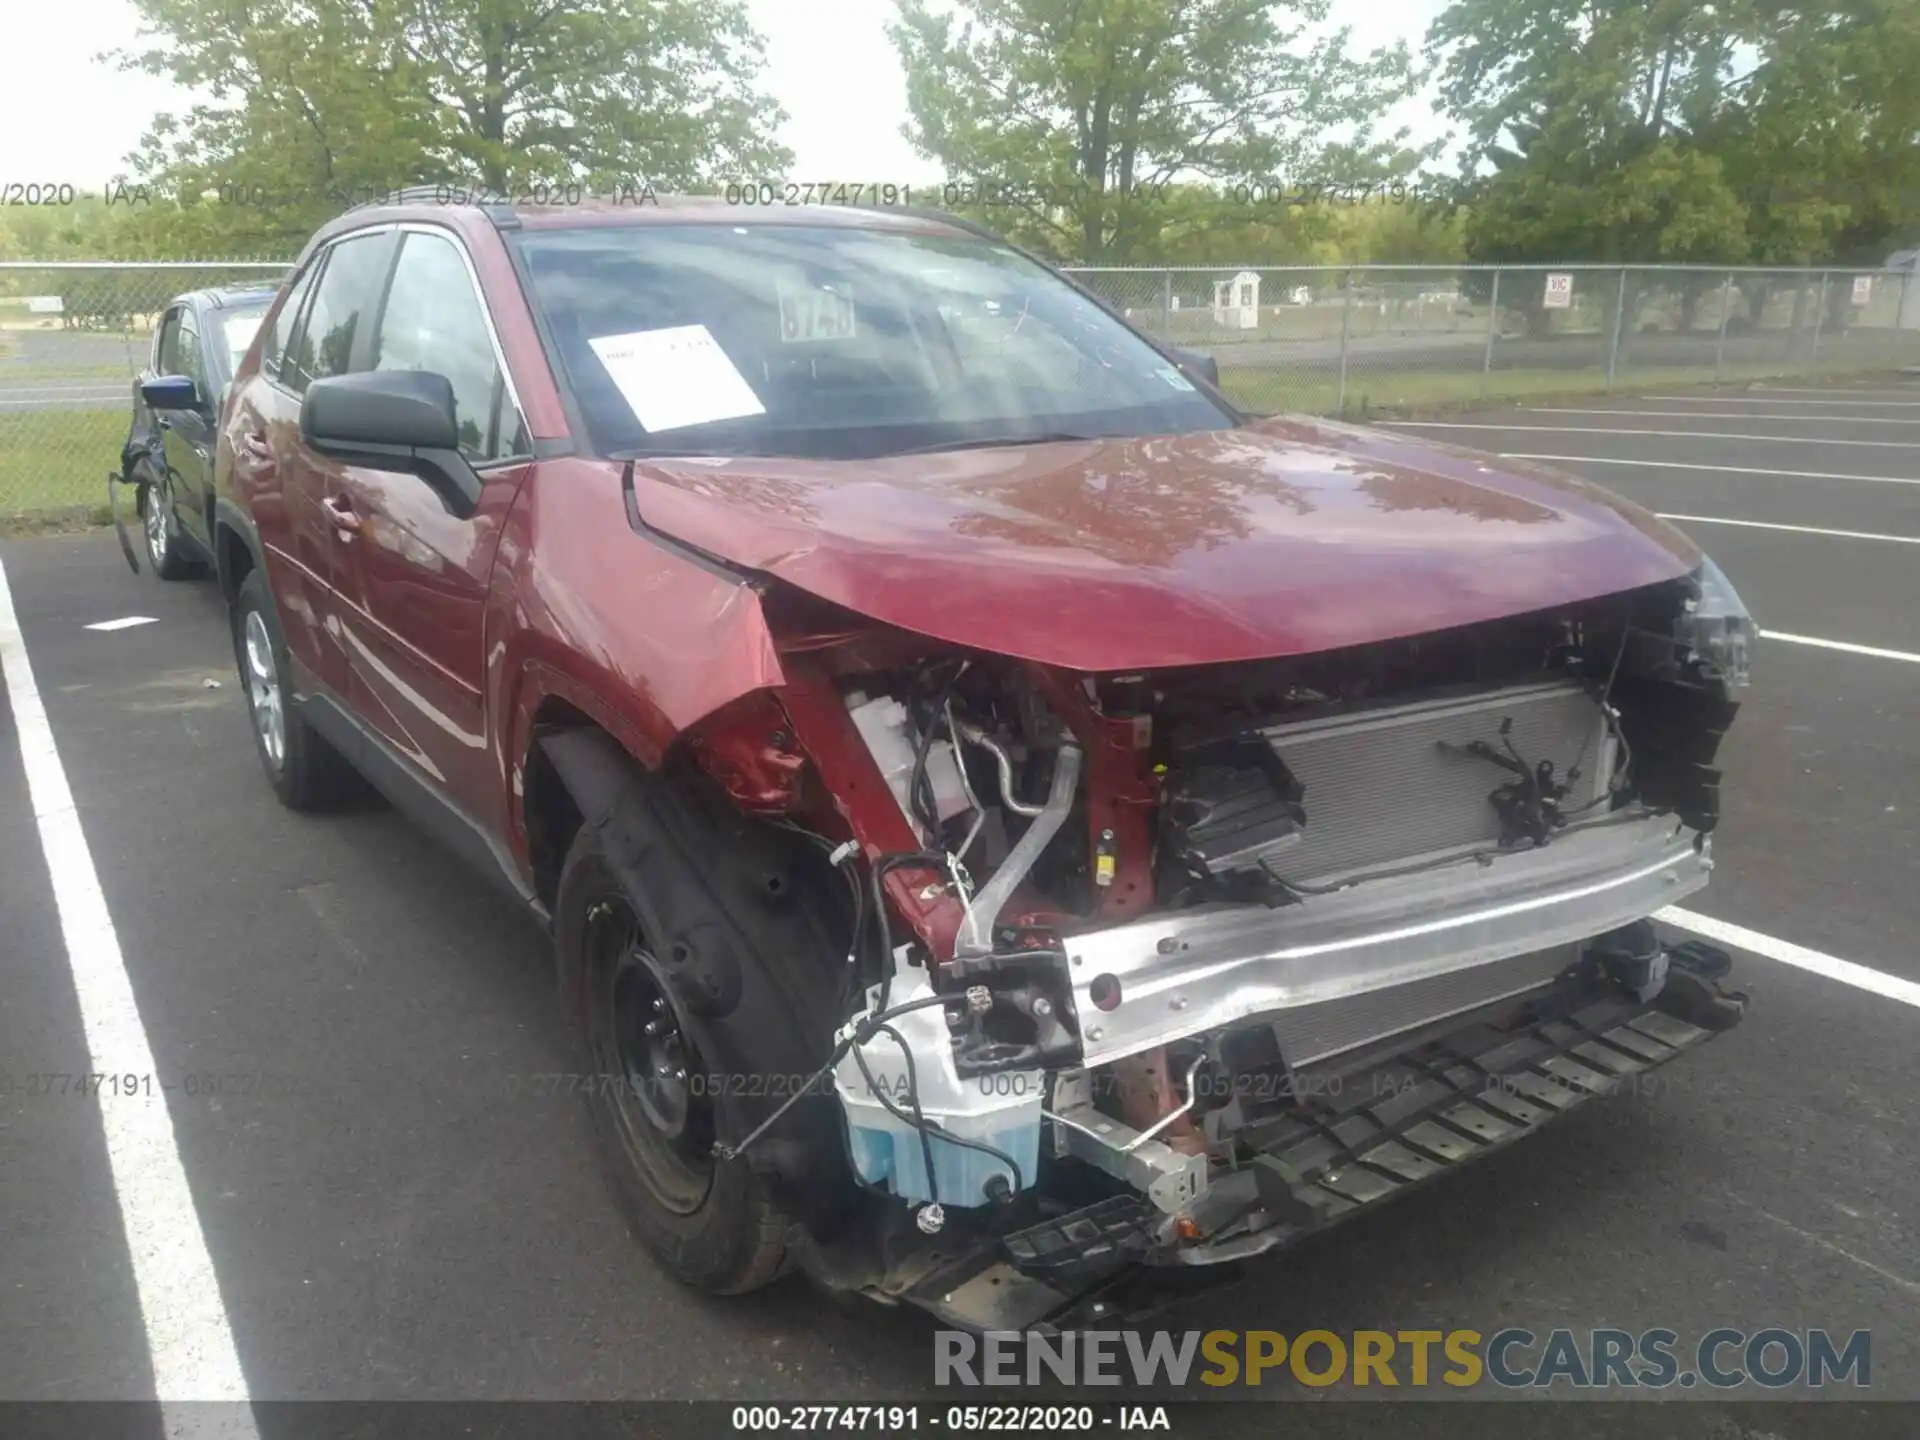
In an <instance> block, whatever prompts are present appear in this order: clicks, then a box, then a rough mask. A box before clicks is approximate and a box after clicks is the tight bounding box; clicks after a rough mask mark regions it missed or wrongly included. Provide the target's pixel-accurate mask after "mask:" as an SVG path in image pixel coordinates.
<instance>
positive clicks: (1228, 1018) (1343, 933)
mask: <svg viewBox="0 0 1920 1440" xmlns="http://www.w3.org/2000/svg"><path fill="white" fill-rule="evenodd" d="M1712 868H1713V861H1712V859H1711V857H1710V854H1709V848H1708V845H1707V843H1706V840H1705V837H1701V836H1696V835H1695V834H1694V833H1693V832H1691V831H1688V830H1684V829H1682V828H1681V827H1680V826H1679V825H1678V824H1677V823H1676V822H1675V821H1674V820H1673V819H1672V818H1671V817H1669V816H1644V817H1623V818H1620V819H1612V820H1609V821H1608V822H1606V823H1602V824H1597V825H1594V826H1592V827H1591V828H1587V829H1581V830H1570V831H1567V832H1565V833H1563V834H1561V835H1560V836H1558V837H1556V838H1555V840H1554V842H1553V843H1552V844H1551V845H1548V846H1546V847H1544V848H1542V849H1538V850H1527V851H1516V852H1514V853H1512V854H1507V855H1502V856H1500V857H1498V858H1497V859H1495V860H1493V861H1492V862H1491V863H1488V864H1481V863H1477V862H1476V861H1475V860H1473V859H1471V858H1462V859H1460V860H1458V861H1456V862H1454V863H1450V864H1446V865H1439V866H1436V867H1434V868H1431V869H1428V870H1425V871H1422V872H1420V873H1415V874H1408V875H1401V876H1397V877H1393V878H1385V879H1376V880H1370V881H1367V882H1365V883H1363V884H1358V885H1355V886H1354V887H1353V888H1351V889H1348V890H1342V891H1339V892H1336V893H1333V894H1328V895H1316V896H1313V897H1311V898H1310V899H1307V900H1305V901H1303V902H1301V903H1300V904H1297V905H1290V906H1287V907H1285V908H1284V909H1280V910H1269V909H1267V908H1265V907H1263V906H1233V907H1228V908H1220V909H1213V910H1194V911H1187V912H1176V913H1174V914H1170V915H1157V916H1153V917H1151V918H1149V919H1144V920H1139V921H1135V922H1133V923H1131V924H1127V925H1120V926H1114V927H1112V928H1110V929H1106V930H1098V931H1093V932H1090V933H1086V934H1081V935H1076V936H1073V937H1071V938H1070V939H1069V940H1068V941H1067V947H1066V948H1067V953H1068V957H1069V961H1070V964H1069V970H1070V973H1071V975H1072V979H1073V984H1074V1001H1075V1005H1076V1007H1077V1009H1078V1012H1079V1015H1080V1017H1081V1045H1082V1051H1083V1054H1084V1063H1085V1065H1086V1066H1087V1067H1088V1068H1089V1069H1091V1068H1093V1067H1095V1066H1098V1065H1105V1064H1110V1063H1111V1062H1113V1061H1115V1060H1119V1059H1123V1058H1125V1057H1126V1056H1129V1055H1136V1054H1139V1053H1141V1052H1142V1051H1147V1050H1153V1049H1157V1048H1158V1047H1160V1046H1162V1045H1166V1044H1168V1043H1170V1042H1172V1041H1175V1040H1180V1039H1184V1038H1185V1037H1187V1036H1190V1035H1199V1034H1204V1033H1207V1032H1210V1031H1214V1030H1222V1029H1226V1028H1228V1027H1230V1026H1233V1025H1236V1024H1239V1023H1241V1022H1243V1021H1246V1020H1248V1019H1251V1018H1253V1017H1255V1016H1263V1017H1264V1016H1271V1015H1274V1014H1275V1013H1276V1012H1286V1011H1291V1010H1297V1009H1299V1008H1301V1007H1308V1006H1317V1005H1322V1004H1325V1003H1327V1002H1334V1001H1343V1002H1344V1001H1351V1000H1354V999H1356V998H1359V997H1363V996H1369V995H1373V996H1378V997H1380V998H1381V999H1382V1000H1383V1001H1386V1002H1388V1003H1389V1004H1391V1002H1392V1001H1393V999H1394V997H1396V996H1408V995H1413V994H1415V993H1416V990H1415V988H1414V987H1419V986H1422V985H1426V984H1428V983H1429V982H1433V981H1436V980H1441V979H1444V977H1448V976H1457V975H1460V974H1462V973H1464V972H1467V971H1471V970H1474V969H1476V968H1478V967H1483V966H1489V965H1494V964H1497V963H1499V962H1503V961H1509V960H1512V959H1514V958H1515V957H1518V956H1525V955H1531V954H1538V953H1541V952H1544V951H1550V950H1553V949H1554V948H1555V947H1558V946H1563V945H1571V944H1576V943H1578V942H1581V941H1584V940H1586V939H1587V938H1589V937H1590V936H1594V935H1598V934H1601V933H1603V932H1605V931H1608V930H1612V929H1614V928H1616V927H1618V926H1621V925H1625V924H1628V923H1629V922H1631V921H1634V920H1638V919H1640V918H1641V917H1643V916H1646V915H1650V914H1652V913H1653V912H1654V911H1656V910H1659V909H1661V908H1662V907H1663V906H1667V905H1672V904H1676V903H1678V902H1679V901H1680V900H1681V899H1682V898H1683V897H1685V896H1687V895H1690V894H1692V893H1693V892H1694V891H1696V890H1698V889H1700V888H1701V887H1702V886H1704V885H1705V884H1706V883H1707V877H1708V872H1709V871H1711V869H1712ZM1096 996H1098V997H1099V999H1098V1000H1097V999H1096ZM1116 996H1117V997H1118V1002H1117V1003H1112V1002H1113V1001H1114V997H1116ZM1102 1001H1104V1002H1108V1003H1101V1002H1102ZM1428 1013H1429V1014H1432V1013H1434V1012H1431V1011H1429V1012H1428ZM1440 1013H1445V1012H1444V1011H1442V1012H1440ZM1414 1018H1416V1019H1417V1018H1419V1017H1418V1016H1415V1017H1414ZM1408 1023H1412V1022H1411V1021H1409V1022H1408ZM1390 1028H1392V1027H1388V1029H1382V1030H1381V1031H1380V1033H1383V1034H1384V1033H1388V1031H1389V1029H1390ZM1355 1038H1366V1037H1365V1036H1358V1037H1355Z"/></svg>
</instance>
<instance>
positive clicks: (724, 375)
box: [587, 325, 767, 435]
mask: <svg viewBox="0 0 1920 1440" xmlns="http://www.w3.org/2000/svg"><path fill="white" fill-rule="evenodd" d="M587 343H588V344H590V345H592V346H593V353H594V354H595V355H598V356H599V357H600V363H601V364H602V365H604V366H605V367H606V369H607V374H608V375H609V376H611V377H612V379H613V383H614V384H615V385H617V386H618V387H619V388H620V394H621V395H622V397H624V398H625V400H626V402H627V404H628V405H629V406H630V407H632V410H633V413H634V417H635V418H636V419H637V420H639V422H640V423H641V424H642V425H643V426H645V427H646V430H647V433H648V434H650V435H657V434H659V433H660V432H661V431H663V430H680V429H684V428H685V427H686V426H689V425H707V424H711V423H712V422H713V421H716V420H738V419H740V418H741V417H742V416H745V415H764V414H766V413H767V407H766V406H764V405H762V404H761V403H760V397H759V396H758V395H756V394H754V393H753V387H752V386H751V385H749V384H747V381H746V377H745V376H743V375H742V374H741V373H740V371H739V370H738V369H737V368H735V366H734V363H733V361H731V360H729V359H728V358H727V352H726V351H725V350H722V349H721V348H720V342H719V341H718V340H715V339H714V338H713V335H712V334H711V333H710V332H709V331H708V329H707V327H706V326H704V325H675V326H672V327H670V328H668V329H665V330H635V331H631V332H629V333H628V334H625V335H596V336H594V337H593V338H592V339H591V340H590V341H588V342H587Z"/></svg>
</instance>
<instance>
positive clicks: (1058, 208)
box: [890, 0, 1419, 263]
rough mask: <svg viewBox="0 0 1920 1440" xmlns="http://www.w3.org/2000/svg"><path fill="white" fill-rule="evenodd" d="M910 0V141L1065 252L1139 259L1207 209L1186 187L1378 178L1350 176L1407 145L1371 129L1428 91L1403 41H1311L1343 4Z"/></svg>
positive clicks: (1008, 223)
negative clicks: (1398, 104)
mask: <svg viewBox="0 0 1920 1440" xmlns="http://www.w3.org/2000/svg"><path fill="white" fill-rule="evenodd" d="M897 3H898V6H899V16H900V18H899V19H898V21H896V22H895V23H894V24H893V25H892V26H891V27H890V32H891V34H892V37H893V41H894V44H895V46H896V48H897V49H898V50H899V52H900V57H901V60H902V63H903V64H904V65H905V67H906V72H907V104H908V110H909V113H910V116H911V118H910V121H909V123H908V125H907V127H906V131H905V133H906V136H907V138H908V139H909V140H910V141H911V142H912V143H913V145H914V147H915V149H916V150H918V151H919V153H920V154H921V155H923V156H925V157H927V158H928V159H932V160H937V161H938V162H940V163H941V164H942V165H943V166H944V167H945V169H946V173H947V176H948V178H949V179H950V180H951V181H954V182H956V184H957V186H958V190H959V195H960V197H961V198H962V199H963V200H964V199H967V198H970V197H973V196H975V195H976V193H978V194H981V195H982V196H983V198H985V200H986V201H987V203H988V204H989V205H990V206H991V213H990V214H989V215H988V217H987V218H989V219H990V221H991V222H992V223H993V224H994V225H995V226H996V228H999V229H1001V230H1004V231H1006V232H1008V233H1010V234H1014V235H1016V236H1017V237H1018V238H1021V239H1024V240H1028V241H1031V242H1033V243H1035V244H1037V245H1040V246H1042V247H1044V248H1046V249H1048V250H1049V251H1051V252H1052V253H1054V254H1056V255H1060V256H1063V257H1072V258H1077V259H1079V260H1082V261H1086V262H1088V263H1097V262H1100V261H1115V260H1124V259H1127V258H1130V257H1131V256H1132V255H1133V254H1134V253H1135V252H1137V251H1138V250H1139V249H1140V248H1142V247H1143V246H1145V245H1147V244H1150V243H1151V242H1152V240H1153V238H1154V237H1155V236H1156V235H1157V234H1158V232H1159V229H1160V227H1161V226H1162V225H1163V224H1168V223H1172V222H1174V221H1176V220H1178V219H1180V218H1182V217H1184V218H1185V219H1187V220H1188V221H1191V220H1192V218H1193V216H1194V215H1195V214H1198V213H1201V212H1202V211H1203V210H1204V208H1205V203H1206V202H1205V201H1203V200H1201V199H1199V198H1198V196H1197V195H1196V194H1195V193H1194V192H1195V191H1197V190H1198V188H1199V187H1198V186H1197V184H1196V185H1188V186H1187V187H1186V189H1185V191H1184V192H1183V193H1180V195H1179V204H1178V205H1177V206H1176V205H1173V202H1172V201H1171V200H1170V199H1169V195H1170V194H1172V193H1174V192H1171V191H1167V190H1163V188H1162V187H1171V186H1174V185H1175V184H1176V182H1199V181H1204V180H1214V181H1226V182H1232V181H1249V180H1252V181H1270V182H1280V183H1292V184H1297V183H1299V182H1300V181H1301V180H1303V179H1314V178H1323V179H1324V178H1330V179H1335V180H1341V181H1346V180H1350V179H1354V178H1373V177H1372V176H1371V175H1361V176H1358V177H1356V176H1355V175H1354V174H1353V173H1352V171H1353V169H1354V167H1356V166H1367V167H1373V168H1376V169H1384V168H1387V167H1389V166H1391V165H1392V164H1394V163H1396V161H1397V160H1398V159H1399V158H1400V157H1403V156H1404V155H1405V153H1406V152H1405V151H1404V148H1403V147H1402V145H1401V143H1400V142H1401V141H1402V140H1403V139H1404V132H1401V133H1398V134H1395V135H1392V136H1388V137H1384V138H1382V137H1379V136H1376V134H1375V133H1374V132H1375V126H1376V125H1377V123H1378V121H1379V118H1380V117H1381V115H1383V114H1384V112H1385V111H1386V109H1387V108H1388V107H1389V106H1390V105H1392V104H1393V103H1394V102H1395V101H1397V100H1399V99H1401V98H1402V97H1404V96H1406V95H1408V94H1410V93H1411V92H1412V90H1413V89H1414V87H1415V86H1416V84H1417V83H1418V80H1419V77H1418V76H1417V75H1416V74H1415V72H1414V70H1413V66H1412V63H1411V61H1410V59H1409V57H1408V53H1407V49H1406V46H1405V45H1404V44H1397V45H1395V46H1393V47H1391V48H1389V49H1384V50H1378V51H1374V52H1372V53H1371V54H1367V55H1362V56H1354V55H1351V54H1349V53H1348V32H1347V31H1345V30H1339V31H1335V32H1332V33H1331V34H1328V35H1325V36H1323V37H1321V38H1319V39H1309V38H1308V31H1309V30H1310V28H1311V27H1314V26H1317V25H1319V24H1321V22H1323V21H1324V20H1325V18H1326V15H1327V10H1328V0H1285V3H1278V0H953V3H952V4H951V5H948V6H942V7H940V8H936V7H935V5H934V4H932V3H930V0H897ZM955 11H957V12H958V13H957V14H955V13H952V12H955ZM1336 168H1337V170H1338V173H1334V172H1335V170H1336ZM976 186H977V187H981V189H980V191H979V192H976V190H975V188H974V187H976ZM1170 206H1171V207H1172V208H1173V209H1174V210H1176V211H1177V212H1178V213H1169V209H1170ZM1182 207H1184V208H1182Z"/></svg>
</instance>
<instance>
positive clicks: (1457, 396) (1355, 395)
mask: <svg viewBox="0 0 1920 1440" xmlns="http://www.w3.org/2000/svg"><path fill="white" fill-rule="evenodd" d="M1899 363H1900V362H1899V360H1898V359H1897V358H1895V357H1888V358H1887V359H1886V360H1885V362H1884V363H1883V364H1879V365H1874V366H1867V365H1864V364H1862V363H1860V362H1859V361H1853V362H1851V363H1845V362H1840V361H1836V363H1835V365H1834V368H1832V369H1828V368H1826V367H1824V366H1823V367H1820V368H1819V369H1818V370H1817V371H1812V372H1810V371H1809V370H1808V369H1807V367H1806V366H1804V365H1796V366H1794V367H1791V368H1789V367H1785V366H1782V365H1779V364H1773V365H1750V366H1736V365H1729V366H1726V367H1725V368H1724V369H1723V370H1722V371H1721V372H1720V375H1719V377H1718V378H1719V379H1720V380H1721V381H1723V382H1728V383H1738V382H1741V381H1746V380H1759V379H1776V378H1779V377H1781V376H1782V375H1784V374H1793V375H1796V376H1801V377H1806V376H1808V375H1809V374H1810V373H1813V374H1820V375H1829V376H1830V375H1838V374H1870V373H1878V372H1879V371H1882V370H1885V371H1887V372H1889V373H1891V372H1892V371H1894V370H1895V369H1897V368H1898V365H1899ZM1715 378H1716V377H1715V375H1714V372H1713V369H1712V367H1711V366H1707V367H1702V368H1697V369H1689V368H1686V367H1681V366H1670V367H1663V368H1652V369H1648V368H1643V369H1631V368H1630V369H1628V370H1626V371H1625V372H1623V373H1622V374H1620V375H1618V376H1616V377H1615V383H1614V388H1613V390H1612V391H1611V392H1608V391H1607V389H1606V383H1605V377H1604V376H1603V375H1602V374H1601V372H1599V371H1598V370H1597V369H1596V370H1524V369H1514V370H1496V371H1494V372H1493V373H1492V374H1491V375H1488V376H1482V375H1480V374H1479V373H1477V372H1466V373H1462V372H1458V371H1446V370H1407V371H1384V370H1368V371H1358V370H1356V371H1352V372H1350V373H1349V374H1348V376H1347V393H1346V411H1345V413H1346V416H1347V418H1349V419H1360V420H1364V419H1368V418H1385V417H1392V416H1409V415H1435V414H1447V413H1451V412H1457V411H1463V410H1474V409H1480V408H1483V407H1487V406H1493V405H1499V404H1501V403H1503V402H1509V401H1516V400H1532V401H1543V400H1551V399H1567V400H1576V399H1593V398H1596V397H1599V396H1603V395H1606V394H1608V393H1611V394H1614V395H1616V396H1626V395H1632V394H1635V393H1636V392H1638V393H1648V392H1653V393H1658V392H1659V391H1662V390H1666V389H1670V388H1674V387H1678V386H1688V385H1708V384H1712V383H1713V382H1714V380H1715ZM1221 380H1222V383H1223V385H1224V387H1225V389H1226V392H1227V394H1228V396H1230V397H1231V398H1232V399H1233V400H1234V401H1235V402H1236V403H1237V404H1239V405H1241V406H1243V407H1245V408H1246V409H1248V410H1251V411H1254V412H1256V413H1263V414H1264V413H1273V412H1277V411H1290V412H1293V413H1296V414H1309V415H1332V414H1333V413H1334V412H1335V411H1336V409H1338V408H1339V380H1338V377H1337V376H1332V375H1326V374H1323V373H1309V372H1302V371H1301V370H1298V369H1296V368H1293V367H1289V366H1285V365H1273V366H1252V367H1248V368H1244V369H1241V368H1230V369H1225V370H1223V371H1222V372H1221ZM126 436H127V412H126V410H125V409H124V408H119V409H112V410H33V411H28V412H25V413H14V414H4V413H0V533H15V534H18V533H22V532H26V531H32V530H45V529H59V528H66V527H69V526H75V525H99V524H106V523H108V521H109V516H108V514H107V508H106V475H107V471H108V470H110V469H112V468H113V467H114V465H115V464H116V463H117V461H118V459H119V456H120V446H121V444H122V442H124V441H125V439H126ZM125 500H126V502H127V503H128V504H129V505H130V504H131V501H132V497H131V496H130V495H129V496H126V497H125Z"/></svg>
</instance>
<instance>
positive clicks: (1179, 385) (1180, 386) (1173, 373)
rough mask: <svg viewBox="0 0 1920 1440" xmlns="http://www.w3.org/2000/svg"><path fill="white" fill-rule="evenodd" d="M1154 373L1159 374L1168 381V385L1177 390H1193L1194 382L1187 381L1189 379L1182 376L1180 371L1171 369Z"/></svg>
mask: <svg viewBox="0 0 1920 1440" xmlns="http://www.w3.org/2000/svg"><path fill="white" fill-rule="evenodd" d="M1154 373H1155V374H1157V375H1158V376H1159V377H1160V378H1161V379H1162V380H1164V381H1166V382H1167V384H1169V385H1171V386H1172V387H1173V388H1174V389H1176V390H1191V389H1193V382H1192V381H1191V380H1189V379H1187V377H1186V376H1184V375H1182V374H1181V373H1180V372H1179V371H1178V370H1175V369H1172V368H1171V367H1169V368H1167V369H1165V370H1158V371H1155V372H1154Z"/></svg>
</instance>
